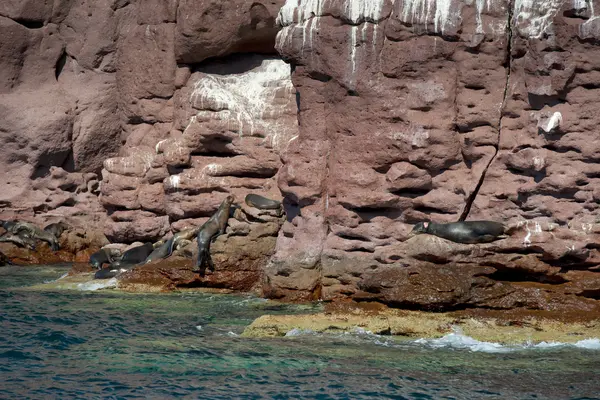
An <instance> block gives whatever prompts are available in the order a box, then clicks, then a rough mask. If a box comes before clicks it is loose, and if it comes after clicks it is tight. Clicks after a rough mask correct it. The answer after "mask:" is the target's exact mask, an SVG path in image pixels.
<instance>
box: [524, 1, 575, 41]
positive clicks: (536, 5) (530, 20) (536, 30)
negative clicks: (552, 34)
mask: <svg viewBox="0 0 600 400" xmlns="http://www.w3.org/2000/svg"><path fill="white" fill-rule="evenodd" d="M563 3H564V1H563V0H516V1H515V3H514V9H513V24H514V26H515V27H516V29H517V31H518V32H519V34H521V36H524V37H529V38H539V37H540V36H541V35H543V34H544V33H546V32H549V30H550V28H551V26H552V22H553V20H554V17H555V16H556V13H557V12H558V10H559V9H560V8H561V6H562V4H563Z"/></svg>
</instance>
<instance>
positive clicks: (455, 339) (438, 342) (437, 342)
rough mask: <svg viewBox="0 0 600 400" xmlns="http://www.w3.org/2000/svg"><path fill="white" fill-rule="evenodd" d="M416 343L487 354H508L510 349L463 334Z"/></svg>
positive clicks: (450, 334) (421, 340)
mask: <svg viewBox="0 0 600 400" xmlns="http://www.w3.org/2000/svg"><path fill="white" fill-rule="evenodd" d="M415 343H418V344H424V345H426V346H429V347H434V348H440V347H450V348H455V349H468V350H470V351H481V352H485V353H506V352H509V351H511V349H510V348H508V347H504V346H503V345H501V344H500V343H493V342H481V341H479V340H477V339H473V338H472V337H470V336H466V335H463V334H461V333H457V332H453V333H449V334H447V335H445V336H443V337H441V338H438V339H417V340H415Z"/></svg>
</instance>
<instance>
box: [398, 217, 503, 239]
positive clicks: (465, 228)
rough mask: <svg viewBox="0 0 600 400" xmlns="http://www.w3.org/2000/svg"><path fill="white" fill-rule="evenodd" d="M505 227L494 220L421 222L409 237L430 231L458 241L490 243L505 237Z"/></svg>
mask: <svg viewBox="0 0 600 400" xmlns="http://www.w3.org/2000/svg"><path fill="white" fill-rule="evenodd" d="M504 230H505V227H504V225H503V224H501V223H499V222H494V221H460V222H450V223H447V224H438V223H435V222H419V223H417V224H416V225H415V226H414V227H413V230H412V231H411V232H410V234H409V235H408V237H412V236H414V235H418V234H422V233H428V234H430V235H435V236H438V237H441V238H444V239H447V240H450V241H452V242H456V243H468V244H473V243H488V242H493V241H494V240H499V239H504V238H506V237H507V236H506V235H504Z"/></svg>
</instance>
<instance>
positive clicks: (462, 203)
mask: <svg viewBox="0 0 600 400" xmlns="http://www.w3.org/2000/svg"><path fill="white" fill-rule="evenodd" d="M594 10H600V3H599V2H598V1H597V0H590V1H584V2H582V1H576V2H572V1H566V0H544V1H541V2H530V1H515V2H509V1H506V0H485V1H476V2H472V1H463V0H451V1H441V0H428V1H425V0H364V1H356V0H324V1H308V0H299V1H297V0H293V1H292V0H289V1H285V2H284V0H277V1H274V2H264V1H260V0H259V1H246V0H236V1H233V2H228V3H227V4H225V3H223V2H203V1H199V0H185V1H183V0H180V1H175V0H151V1H144V2H142V1H141V0H134V1H127V0H125V1H123V0H102V1H91V0H84V1H80V2H60V1H59V2H55V3H53V4H48V2H31V1H28V2H15V1H11V2H8V3H6V4H2V5H0V32H1V33H2V34H1V35H0V93H1V96H0V121H2V124H1V125H0V142H1V143H2V146H0V169H2V170H3V171H5V173H3V174H0V185H1V186H2V190H1V191H0V218H1V219H10V218H21V219H25V220H27V221H32V222H36V223H38V224H39V225H44V224H45V223H50V222H56V221H59V220H64V221H66V222H67V223H69V224H70V225H72V226H73V227H74V228H75V229H74V230H73V232H90V233H89V234H88V233H85V234H83V233H82V234H81V235H83V236H81V235H80V236H77V235H76V236H77V237H78V238H79V239H82V240H83V241H86V240H88V239H89V241H90V243H92V242H93V243H94V245H93V246H91V245H90V243H88V244H84V243H82V242H81V240H79V239H77V240H75V239H73V240H70V241H69V243H71V242H73V243H79V244H77V245H75V244H73V246H72V247H73V249H71V250H72V251H73V254H71V256H70V257H72V258H73V257H74V256H73V255H74V254H84V253H85V252H86V251H90V249H92V248H93V247H94V246H101V245H104V244H105V242H104V240H105V239H102V238H103V235H106V237H107V238H108V239H109V240H110V241H112V242H121V243H123V244H130V243H133V242H135V241H148V240H152V241H154V240H157V239H159V238H161V237H169V236H170V235H171V234H173V233H174V232H177V231H179V230H181V229H185V228H186V227H189V226H197V225H200V224H202V223H203V222H204V221H206V219H207V218H208V217H209V216H210V215H212V213H213V212H214V211H215V210H216V208H217V206H218V204H219V203H220V202H221V201H222V200H223V198H224V197H225V196H227V195H228V194H233V195H235V196H236V200H237V202H238V203H241V202H242V201H243V198H244V196H245V195H246V194H247V193H249V192H253V193H258V194H263V195H266V196H268V197H271V198H275V199H277V200H283V204H284V207H285V211H286V219H285V221H284V223H283V225H282V226H280V223H281V222H280V220H279V219H278V218H277V217H276V216H269V215H268V214H262V213H260V212H257V211H256V210H253V209H251V208H248V207H244V206H243V207H244V208H243V210H242V214H244V215H245V217H246V220H245V221H238V220H235V219H230V227H229V228H228V234H227V235H225V236H223V237H221V238H220V239H218V240H217V241H216V242H215V244H214V246H213V253H214V258H215V261H216V264H217V265H218V266H220V268H217V272H216V273H215V274H213V275H209V276H207V277H206V278H205V279H204V280H199V277H198V276H197V275H195V274H193V273H192V272H191V270H190V259H189V258H188V257H193V255H194V254H193V251H194V250H193V249H194V246H191V248H190V249H188V250H186V252H184V253H183V255H180V256H174V257H173V258H172V259H170V261H168V262H167V264H169V263H171V264H173V265H172V268H171V267H168V265H166V266H165V265H158V264H157V265H154V266H151V265H149V266H147V267H144V269H143V270H144V271H146V272H144V274H147V276H145V277H144V276H142V275H141V274H138V275H135V274H134V275H132V277H131V278H130V279H131V282H130V283H131V285H137V284H144V280H146V281H147V282H146V283H148V282H150V283H152V282H154V283H156V285H158V287H162V288H169V287H176V286H181V287H185V286H213V287H231V288H234V289H239V290H248V289H251V288H260V289H261V290H262V293H263V294H264V295H265V296H267V297H272V298H279V299H286V300H312V299H324V300H347V299H354V300H360V301H367V300H368V301H379V302H383V303H386V304H388V305H393V306H400V307H408V308H429V309H436V310H441V309H460V308H472V307H479V308H485V309H502V310H506V309H513V308H519V307H521V308H523V307H524V308H527V309H532V310H553V311H556V312H568V310H572V309H578V310H586V311H590V312H591V311H593V310H597V309H598V307H599V305H598V304H599V299H600V284H599V282H600V279H598V274H600V254H599V253H598V247H599V246H598V245H597V243H598V241H599V239H600V237H599V236H598V235H599V234H600V226H599V225H598V221H597V218H596V215H595V214H597V211H598V210H597V209H598V206H597V205H598V200H599V199H600V188H599V184H598V179H599V177H600V171H598V168H599V167H598V166H599V165H600V163H598V159H597V157H596V155H595V154H596V153H597V151H596V150H597V149H596V147H597V146H598V144H597V143H598V142H599V140H598V137H597V136H598V134H599V133H598V131H597V129H596V126H597V125H598V122H597V119H598V117H597V116H596V114H597V113H596V112H595V110H596V109H597V108H598V104H597V103H598V100H597V98H598V96H597V94H598V93H597V92H598V90H599V88H600V73H599V72H598V71H600V58H599V57H600V56H599V55H598V54H600V53H599V52H598V51H597V50H598V45H599V44H600V22H599V21H600V19H599V17H598V16H596V14H595V13H596V12H597V11H594ZM214 21H219V23H214ZM284 60H285V62H284ZM286 62H287V64H286ZM465 218H468V219H471V220H472V219H492V220H496V221H501V222H504V223H506V224H507V226H509V227H510V238H509V239H505V240H502V241H498V242H494V243H491V244H485V245H457V244H453V243H451V242H448V241H445V240H442V239H439V238H435V237H431V236H426V235H422V236H417V237H413V238H410V239H409V238H408V233H409V232H410V230H411V228H412V225H413V224H414V223H416V222H419V221H423V220H427V219H431V220H435V221H436V222H447V221H456V220H459V219H465ZM255 224H257V225H255ZM92 238H96V239H92ZM78 240H79V241H78ZM69 246H71V245H69ZM273 246H274V247H273ZM67 247H68V246H67ZM233 249H235V250H233ZM1 250H2V251H4V248H2V249H1ZM71 250H69V251H71ZM272 252H274V254H273V255H271V253H272ZM6 254H7V255H8V254H9V253H8V252H7V253H6ZM65 254H66V253H65ZM23 257H27V254H24V255H23ZM65 257H67V256H66V255H65ZM77 257H79V256H77ZM59 258H60V257H59ZM78 259H79V258H78ZM36 260H37V259H36ZM38 261H39V260H38ZM32 262H33V261H32ZM167 267H168V268H167ZM165 268H166V269H165ZM165 271H167V272H165ZM151 281H152V282H151ZM258 282H260V283H258ZM154 283H153V284H154ZM132 287H133V286H132Z"/></svg>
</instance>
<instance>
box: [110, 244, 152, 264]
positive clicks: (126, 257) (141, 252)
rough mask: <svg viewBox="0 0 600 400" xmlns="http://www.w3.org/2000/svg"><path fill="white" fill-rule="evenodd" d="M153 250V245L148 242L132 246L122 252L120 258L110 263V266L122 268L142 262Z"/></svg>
mask: <svg viewBox="0 0 600 400" xmlns="http://www.w3.org/2000/svg"><path fill="white" fill-rule="evenodd" d="M153 251H154V245H153V244H152V243H150V242H147V243H144V244H143V245H141V246H136V247H132V248H131V249H129V250H127V251H126V252H124V253H123V255H122V256H121V258H120V259H119V260H117V261H114V262H112V263H111V264H110V268H112V269H115V268H124V267H127V266H133V265H136V264H141V263H143V262H144V261H145V260H146V258H147V257H148V256H149V255H150V254H152V252H153Z"/></svg>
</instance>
